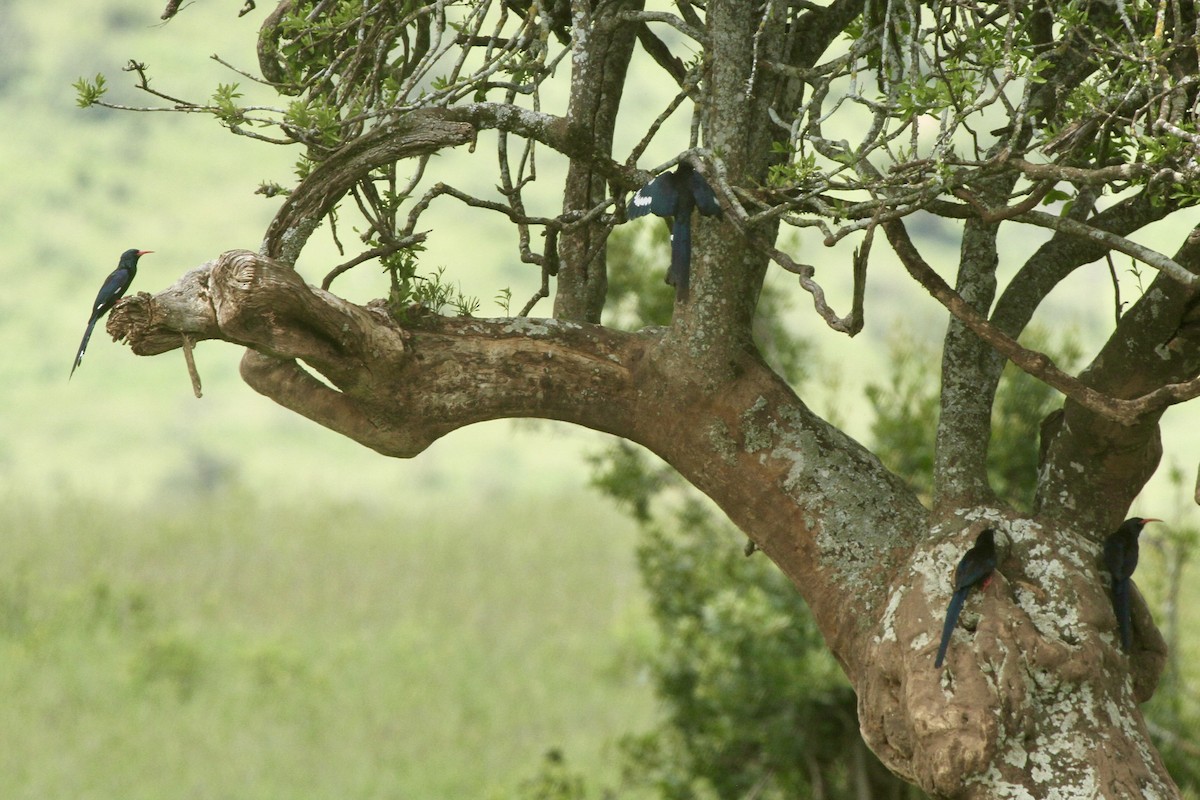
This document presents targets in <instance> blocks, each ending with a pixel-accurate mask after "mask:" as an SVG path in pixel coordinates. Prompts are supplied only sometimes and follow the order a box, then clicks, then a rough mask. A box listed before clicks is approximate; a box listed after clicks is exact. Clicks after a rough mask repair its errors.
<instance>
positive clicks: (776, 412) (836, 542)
mask: <svg viewBox="0 0 1200 800" xmlns="http://www.w3.org/2000/svg"><path fill="white" fill-rule="evenodd" d="M268 309H274V310H273V311H271V310H268ZM408 313H409V314H411V318H410V319H409V321H408V322H406V323H405V324H403V325H401V324H400V323H398V322H397V321H396V320H395V319H394V318H393V317H392V315H391V314H390V313H389V312H388V310H387V309H386V308H384V307H383V306H382V305H381V304H371V305H369V306H367V307H362V306H358V305H355V304H352V303H348V302H346V301H344V300H341V299H339V298H337V297H334V296H333V295H331V294H329V293H328V292H324V291H322V290H320V289H317V288H315V287H312V286H307V285H305V284H304V283H303V282H302V281H301V280H300V279H299V276H298V275H297V274H296V273H295V272H294V271H293V270H291V269H289V268H288V267H287V266H286V265H283V264H281V263H279V262H276V261H273V260H271V259H266V258H263V257H259V256H256V255H254V254H252V253H249V252H247V251H231V252H229V253H225V254H223V255H222V256H221V257H219V258H218V259H216V261H214V262H213V263H212V264H210V265H206V266H204V267H201V268H200V269H198V270H193V271H192V272H190V273H188V274H187V275H185V276H184V277H183V278H182V279H181V280H180V282H179V283H178V284H176V285H175V286H173V287H170V288H169V289H167V290H165V291H164V292H161V293H159V294H158V295H155V296H149V295H145V294H142V295H139V296H137V297H135V298H131V299H130V300H129V301H127V302H126V303H123V304H121V305H120V306H118V307H117V309H115V310H114V312H113V315H112V318H111V320H110V323H109V325H110V330H111V331H112V332H113V333H114V334H116V335H119V336H123V337H125V338H126V339H127V340H128V341H129V343H130V346H131V347H132V348H133V349H134V351H135V352H137V353H142V354H152V353H162V352H166V351H167V350H169V349H172V348H174V347H178V346H179V343H180V334H181V333H189V334H190V335H193V336H195V337H197V338H219V339H224V340H227V341H230V342H233V343H236V344H239V345H244V346H246V347H248V348H250V350H249V351H248V352H247V354H246V355H245V357H244V359H243V362H242V373H243V376H244V378H245V379H246V381H247V382H248V383H249V384H250V385H251V386H252V387H254V388H255V389H256V390H257V391H259V392H261V393H263V394H265V395H266V396H268V397H270V398H272V399H274V400H276V401H277V402H279V403H280V404H281V405H284V406H285V407H287V408H289V409H292V410H293V411H295V412H297V413H299V414H302V415H304V416H306V417H308V418H309V419H312V420H314V421H316V422H318V423H319V424H321V425H324V426H326V427H328V428H330V429H332V430H335V431H337V432H339V433H342V434H344V435H346V436H349V437H350V438H352V439H354V440H355V441H358V442H360V443H362V444H364V445H366V446H368V447H371V448H373V449H375V450H377V451H378V452H380V453H384V454H386V455H392V456H400V457H410V456H413V455H416V454H417V453H419V452H421V450H423V449H424V448H425V447H427V446H428V445H429V444H430V443H431V442H433V441H435V440H437V439H438V438H439V437H441V436H443V435H445V434H446V433H448V432H450V431H452V430H455V429H457V428H460V427H462V426H465V425H470V424H472V423H475V422H479V421H483V420H489V419H497V418H503V417H539V418H547V419H557V420H563V421H567V422H572V423H575V424H579V425H584V426H587V427H590V428H593V429H596V430H601V431H606V432H609V433H613V434H616V435H619V436H623V437H625V438H627V439H629V440H631V441H634V442H639V443H641V444H643V445H644V446H646V447H647V448H649V449H651V450H652V451H654V452H656V453H658V454H659V455H660V456H662V457H663V458H664V459H665V460H666V461H667V462H668V463H670V464H671V465H672V466H674V467H675V468H676V469H678V470H679V472H680V473H681V474H682V475H683V476H684V477H685V478H686V479H687V480H688V481H690V482H692V483H693V484H694V485H695V486H697V487H698V488H700V489H701V490H702V491H704V492H705V493H707V494H708V495H709V496H710V497H712V498H713V499H714V500H715V501H716V502H717V503H718V504H719V505H720V506H721V507H722V508H724V509H725V510H726V511H727V512H728V513H729V515H730V518H731V519H733V521H734V522H735V523H736V524H738V525H739V526H740V527H741V528H742V529H743V530H744V531H745V532H746V533H747V535H749V536H750V537H751V538H753V539H754V541H755V542H757V543H758V545H759V546H760V547H761V548H762V550H763V551H764V552H766V553H767V554H768V555H769V556H770V557H771V558H772V559H773V560H774V561H775V562H776V563H778V564H779V566H780V567H781V568H782V569H783V571H784V572H785V573H786V574H787V575H789V576H790V577H791V579H792V580H793V581H794V582H795V583H796V585H797V586H798V587H800V590H801V591H802V592H803V593H804V595H805V597H806V598H807V599H808V601H809V603H810V605H811V607H812V609H813V612H814V614H815V616H816V618H817V620H818V623H819V624H820V626H821V628H822V630H823V631H825V635H826V637H827V639H828V641H829V642H830V644H831V646H832V647H833V650H834V652H835V654H837V655H838V657H839V659H841V660H842V662H843V663H844V664H845V665H846V668H847V671H848V672H849V673H850V674H851V676H852V677H855V678H857V677H861V676H862V675H865V674H866V673H867V672H869V667H868V664H869V655H868V653H869V652H870V650H871V648H872V647H873V645H872V641H873V640H874V639H876V638H878V631H877V630H875V629H874V628H873V626H870V625H866V626H864V624H863V621H864V620H878V619H881V618H882V616H883V605H884V603H885V602H886V600H887V589H886V587H887V586H888V585H889V583H890V582H891V580H892V577H893V573H895V572H896V571H897V570H902V569H904V568H905V564H906V561H907V558H908V556H909V553H910V552H911V550H912V547H913V545H914V543H915V542H916V541H918V540H919V537H920V536H921V535H922V534H923V532H924V529H925V523H926V514H925V511H924V509H923V508H922V507H921V506H920V503H919V502H917V500H916V498H915V497H914V496H913V495H912V493H911V492H910V491H909V489H908V488H907V487H906V486H905V485H904V484H903V482H902V481H900V480H899V479H897V478H896V477H895V476H893V475H891V474H890V473H889V472H888V471H887V470H885V469H884V468H883V467H882V465H881V464H880V463H879V461H878V460H877V459H876V458H875V457H874V456H872V455H871V454H870V453H869V452H867V451H866V450H865V449H864V448H862V446H861V445H859V444H858V443H856V442H854V441H853V440H852V439H850V438H849V437H848V436H846V435H845V434H843V433H842V432H841V431H838V430H837V429H836V428H833V427H832V426H830V425H828V424H827V423H825V422H824V421H822V420H821V419H820V418H818V417H817V416H816V415H814V414H812V412H811V411H809V410H808V408H807V407H805V405H804V404H803V403H802V402H800V401H799V399H798V398H796V396H795V394H794V393H793V392H792V390H791V389H790V388H789V387H788V386H787V385H786V384H785V383H784V382H783V381H781V380H780V379H779V378H778V377H777V376H776V375H775V374H774V373H772V372H771V371H770V370H769V369H768V368H767V367H766V366H765V365H764V364H763V363H762V361H761V359H759V358H758V357H757V355H756V354H755V353H754V352H753V351H752V350H748V349H747V350H743V351H741V352H740V354H737V355H734V356H733V357H735V358H736V364H734V365H732V366H733V368H732V369H730V370H728V371H727V372H726V373H725V375H724V376H722V377H719V378H715V377H714V376H712V375H711V374H709V373H708V372H707V370H706V369H705V368H704V367H703V365H700V364H698V363H697V360H696V359H695V358H694V357H693V354H692V352H691V350H690V349H689V347H688V346H687V345H686V343H684V344H682V345H679V346H676V345H674V344H673V341H672V339H671V337H666V336H663V335H662V334H661V333H657V334H629V333H621V332H618V331H613V330H609V329H606V328H602V327H599V326H595V325H580V324H573V323H565V322H559V321H555V320H533V319H502V320H477V319H469V318H458V319H451V318H446V317H440V316H437V315H432V314H422V313H419V312H418V311H417V310H410V311H409V312H408ZM180 324H182V325H183V326H184V327H186V330H182V331H181V330H178V329H177V328H175V327H173V326H175V325H180ZM730 352H731V353H732V351H730ZM309 369H313V370H316V371H318V372H320V373H321V374H322V375H323V376H325V378H326V379H327V380H328V383H326V382H325V381H321V380H318V379H317V378H316V377H314V376H313V375H312V374H311V373H310V372H309ZM718 381H719V382H718ZM706 383H708V384H711V386H709V388H710V389H711V390H710V391H696V387H697V386H698V385H702V384H706ZM481 389H482V390H481ZM847 587H854V597H855V602H854V603H852V604H848V603H846V602H845V596H846V595H845V592H846V590H847Z"/></svg>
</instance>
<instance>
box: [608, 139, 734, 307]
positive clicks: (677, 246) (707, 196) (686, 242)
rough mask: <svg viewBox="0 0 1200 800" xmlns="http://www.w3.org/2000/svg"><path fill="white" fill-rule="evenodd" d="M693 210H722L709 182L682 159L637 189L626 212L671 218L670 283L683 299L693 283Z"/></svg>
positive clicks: (711, 213)
mask: <svg viewBox="0 0 1200 800" xmlns="http://www.w3.org/2000/svg"><path fill="white" fill-rule="evenodd" d="M692 209H696V210H697V211H699V212H700V213H701V214H704V215H705V216H708V217H715V216H718V215H720V213H721V206H720V205H718V204H717V197H716V195H715V194H714V193H713V190H712V187H711V186H709V185H708V181H706V180H704V176H703V175H701V174H700V173H699V172H696V169H695V167H693V166H692V165H691V164H689V163H688V162H687V161H680V162H679V166H677V167H676V168H675V171H674V172H664V173H662V174H661V175H659V176H658V177H657V178H655V179H654V180H652V181H650V183H648V184H646V185H645V186H643V187H642V188H640V189H638V190H637V193H636V194H634V196H633V199H632V200H630V201H629V206H628V207H627V208H626V211H625V213H626V215H627V216H628V217H629V218H630V219H634V218H636V217H642V216H645V215H646V214H655V215H657V216H660V217H671V218H672V222H671V268H670V269H669V270H668V271H667V284H668V285H670V286H674V287H675V296H676V297H677V298H678V299H680V300H687V299H688V288H689V286H690V284H691V270H692Z"/></svg>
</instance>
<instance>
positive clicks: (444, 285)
mask: <svg viewBox="0 0 1200 800" xmlns="http://www.w3.org/2000/svg"><path fill="white" fill-rule="evenodd" d="M424 249H425V248H424V246H423V245H421V244H414V245H412V246H410V247H406V248H404V249H402V250H398V251H396V252H395V253H391V254H389V255H386V256H383V257H382V258H380V262H381V263H382V264H383V268H384V270H385V271H386V272H387V273H388V275H389V276H390V278H391V291H390V292H389V294H388V308H389V309H390V310H391V312H392V315H393V316H394V317H396V319H398V320H401V321H402V322H407V321H412V319H413V317H412V310H413V307H414V306H415V307H417V308H420V309H422V310H423V311H425V312H427V313H432V314H440V313H442V311H443V310H444V309H446V308H447V307H450V308H452V309H454V312H455V313H456V314H457V315H458V316H460V317H472V316H474V315H475V312H477V311H478V310H479V298H477V297H471V296H469V295H465V294H463V292H462V289H461V287H459V286H458V285H455V284H451V283H449V282H447V281H446V280H445V272H446V268H445V267H438V268H437V269H436V270H434V272H433V273H432V274H430V275H418V274H417V265H418V258H417V256H418V254H419V253H420V252H421V251H423V250H424Z"/></svg>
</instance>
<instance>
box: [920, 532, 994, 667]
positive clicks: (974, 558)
mask: <svg viewBox="0 0 1200 800" xmlns="http://www.w3.org/2000/svg"><path fill="white" fill-rule="evenodd" d="M995 569H996V534H995V531H993V530H992V529H991V528H988V529H987V530H985V531H983V532H982V533H980V534H979V535H978V536H977V537H975V545H974V546H973V547H972V548H971V549H970V550H968V551H967V552H966V553H964V554H963V557H962V559H961V560H960V561H959V562H958V566H957V567H956V568H955V570H954V594H953V595H952V596H951V597H950V605H949V606H948V607H947V608H946V621H945V622H944V623H943V624H942V641H941V644H939V645H938V652H937V660H935V661H934V662H933V665H934V666H935V667H941V666H942V662H943V661H945V659H946V648H947V647H949V645H950V635H951V634H952V633H954V626H955V625H957V624H958V615H959V614H961V613H962V607H963V604H964V603H966V602H967V595H969V594H970V593H971V590H972V589H973V588H975V587H976V586H977V585H981V584H982V585H983V586H987V583H988V581H989V580H990V579H991V576H992V571H993V570H995Z"/></svg>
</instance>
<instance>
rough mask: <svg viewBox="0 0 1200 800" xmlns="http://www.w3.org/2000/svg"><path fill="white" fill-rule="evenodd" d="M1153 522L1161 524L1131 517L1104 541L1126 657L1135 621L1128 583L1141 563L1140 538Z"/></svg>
mask: <svg viewBox="0 0 1200 800" xmlns="http://www.w3.org/2000/svg"><path fill="white" fill-rule="evenodd" d="M1150 522H1162V520H1161V519H1154V518H1153V517H1130V518H1129V519H1127V520H1125V521H1124V522H1122V523H1121V527H1119V528H1117V529H1116V530H1115V531H1114V532H1113V533H1112V534H1110V535H1109V537H1108V538H1107V539H1106V540H1105V541H1104V568H1105V569H1106V570H1108V574H1109V575H1111V576H1112V604H1113V613H1114V614H1116V615H1117V630H1118V631H1119V632H1120V637H1121V649H1122V650H1124V651H1125V652H1126V653H1128V652H1129V648H1130V647H1132V645H1133V620H1132V618H1131V617H1130V611H1129V579H1130V578H1132V577H1133V571H1134V570H1135V569H1137V563H1138V536H1139V535H1140V534H1141V532H1142V528H1144V527H1146V524H1147V523H1150Z"/></svg>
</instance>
